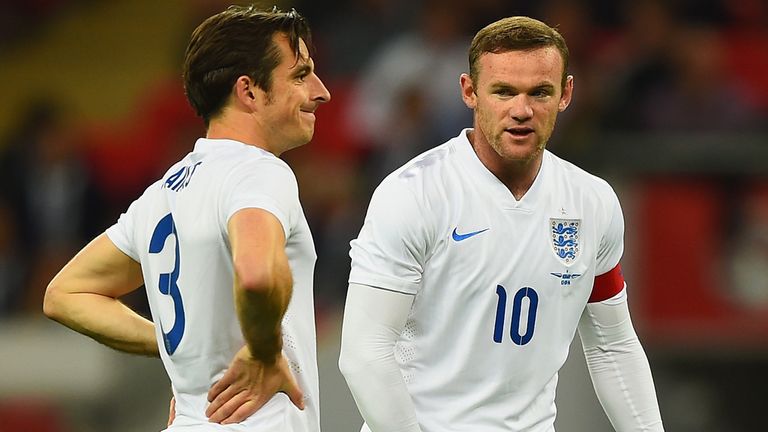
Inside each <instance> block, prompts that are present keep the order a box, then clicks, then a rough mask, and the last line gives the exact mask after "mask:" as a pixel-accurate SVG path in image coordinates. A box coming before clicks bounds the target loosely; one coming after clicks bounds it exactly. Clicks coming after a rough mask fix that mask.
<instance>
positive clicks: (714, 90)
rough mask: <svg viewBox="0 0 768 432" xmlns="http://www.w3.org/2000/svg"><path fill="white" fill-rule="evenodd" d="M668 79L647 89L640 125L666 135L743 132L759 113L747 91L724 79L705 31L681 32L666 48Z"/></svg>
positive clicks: (718, 43)
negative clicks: (677, 133) (669, 72)
mask: <svg viewBox="0 0 768 432" xmlns="http://www.w3.org/2000/svg"><path fill="white" fill-rule="evenodd" d="M668 47H669V48H668V51H669V52H670V53H671V54H672V56H673V57H672V58H671V59H670V61H671V67H672V71H671V79H670V80H668V81H667V82H664V83H662V84H661V85H658V86H656V87H654V88H651V89H649V92H648V96H647V98H646V100H645V101H644V103H643V104H642V105H641V107H642V112H641V113H640V118H641V119H642V122H643V124H645V125H647V126H648V127H649V128H650V129H652V130H654V131H666V132H681V131H685V132H695V133H707V132H748V131H756V130H757V129H758V126H759V113H758V111H757V108H756V107H753V106H751V104H750V102H749V98H748V97H747V95H748V91H747V89H746V88H745V87H743V86H740V85H739V83H738V82H737V81H735V80H734V79H733V77H732V76H730V75H727V74H726V70H725V68H724V62H723V54H724V50H723V44H722V39H721V35H720V33H719V32H718V31H716V30H715V29H713V28H709V27H706V28H705V27H690V26H689V27H682V28H679V29H678V30H677V32H676V33H675V35H674V37H673V38H672V39H671V40H670V41H669V42H668Z"/></svg>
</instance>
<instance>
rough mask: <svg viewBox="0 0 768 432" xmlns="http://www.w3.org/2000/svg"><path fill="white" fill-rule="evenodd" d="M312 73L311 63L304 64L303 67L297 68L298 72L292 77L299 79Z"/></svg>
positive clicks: (294, 72) (292, 74)
mask: <svg viewBox="0 0 768 432" xmlns="http://www.w3.org/2000/svg"><path fill="white" fill-rule="evenodd" d="M310 72H312V66H310V65H309V63H302V64H301V65H298V66H296V70H294V71H293V73H291V76H292V77H299V76H302V75H309V74H310Z"/></svg>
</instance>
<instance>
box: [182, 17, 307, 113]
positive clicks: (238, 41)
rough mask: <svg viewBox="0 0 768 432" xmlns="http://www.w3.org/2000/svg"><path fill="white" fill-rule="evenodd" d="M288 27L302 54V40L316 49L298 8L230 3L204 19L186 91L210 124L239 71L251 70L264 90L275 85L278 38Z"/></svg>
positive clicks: (186, 71)
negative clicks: (235, 4) (276, 39)
mask: <svg viewBox="0 0 768 432" xmlns="http://www.w3.org/2000/svg"><path fill="white" fill-rule="evenodd" d="M276 33H283V34H285V35H286V36H287V37H288V42H289V44H290V47H291V49H293V52H294V54H295V55H296V59H297V60H298V59H299V56H300V51H299V46H300V42H299V41H300V40H302V39H303V40H304V43H306V45H307V48H308V49H309V55H310V56H312V54H313V46H312V34H311V31H310V29H309V24H308V23H307V22H306V20H305V19H304V17H302V16H301V15H300V14H299V13H298V12H296V10H295V9H291V10H290V11H289V12H282V11H280V10H278V9H277V7H274V8H272V9H271V10H269V11H265V10H260V9H258V8H257V7H256V6H253V5H251V6H230V7H228V8H227V9H226V10H224V11H223V12H220V13H218V14H216V15H213V16H211V17H209V18H208V19H206V20H205V21H203V23H202V24H200V25H199V26H198V27H197V28H196V29H195V31H194V32H192V37H191V39H190V41H189V45H188V46H187V50H186V53H185V55H184V66H183V78H184V91H185V92H186V95H187V99H188V100H189V103H190V104H191V105H192V108H194V110H195V112H196V113H197V115H199V116H200V117H202V118H203V120H204V121H205V125H206V127H207V126H208V123H209V122H210V120H211V118H213V117H215V116H216V115H218V114H219V113H220V112H221V109H222V108H223V107H224V105H225V104H226V102H227V99H228V98H229V95H230V94H231V92H232V86H233V85H234V84H235V81H236V80H237V78H238V77H240V76H243V75H246V76H248V77H250V78H251V79H252V80H253V81H254V83H255V84H256V85H257V86H258V87H259V88H261V89H262V90H264V91H266V92H268V91H270V89H271V87H272V71H273V70H274V69H275V67H277V65H278V64H280V61H281V58H280V52H279V50H278V48H277V45H276V44H275V42H274V40H273V36H274V35H275V34H276Z"/></svg>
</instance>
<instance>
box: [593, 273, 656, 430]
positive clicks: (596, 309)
mask: <svg viewBox="0 0 768 432" xmlns="http://www.w3.org/2000/svg"><path fill="white" fill-rule="evenodd" d="M598 278H600V276H598ZM579 335H580V336H581V341H582V345H583V348H584V355H585V357H586V360H587V366H588V368H589V374H590V376H591V377H592V384H593V385H594V387H595V392H596V393H597V397H598V399H599V400H600V404H601V405H602V406H603V409H604V410H605V413H606V414H607V416H608V418H609V419H610V421H611V424H612V425H613V427H614V428H615V429H616V430H617V431H618V432H627V431H643V432H657V431H663V430H664V426H663V425H662V422H661V414H660V412H659V405H658V402H657V400H656V391H655V389H654V385H653V377H652V376H651V368H650V366H649V364H648V359H647V357H646V355H645V351H643V347H642V345H641V344H640V340H639V339H638V337H637V334H636V333H635V330H634V327H633V326H632V320H631V319H630V316H629V308H628V306H627V299H626V289H622V290H621V291H620V292H619V294H617V295H615V296H614V297H612V298H610V299H608V300H605V301H601V302H593V303H588V304H587V307H586V309H585V310H584V313H583V314H582V316H581V320H580V321H579Z"/></svg>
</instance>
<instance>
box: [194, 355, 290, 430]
mask: <svg viewBox="0 0 768 432" xmlns="http://www.w3.org/2000/svg"><path fill="white" fill-rule="evenodd" d="M278 392H283V393H285V394H287V395H288V397H289V398H290V399H291V402H293V404H294V405H296V407H298V408H299V409H301V410H303V409H304V394H303V393H302V391H301V389H300V388H299V385H298V384H297V383H296V379H295V378H294V377H293V374H292V373H291V369H290V368H289V367H288V361H287V360H286V359H285V357H283V355H282V354H280V355H279V357H278V359H277V362H275V363H274V364H273V365H269V366H267V365H265V364H264V363H262V362H261V361H258V360H255V359H253V358H252V357H251V353H250V351H249V350H248V347H243V348H242V349H241V350H240V351H238V352H237V354H235V358H234V359H233V360H232V363H231V364H230V365H229V368H228V369H227V372H226V373H224V376H223V377H221V379H220V380H219V381H218V382H217V383H216V384H214V385H213V387H211V390H210V391H209V392H208V401H209V402H210V403H211V404H210V405H209V406H208V409H206V410H205V415H206V416H208V420H209V421H211V422H214V423H221V424H230V423H239V422H241V421H243V420H245V419H246V418H248V417H249V416H250V415H251V414H253V413H255V412H256V411H258V409H259V408H261V407H262V406H264V404H265V403H267V401H269V400H270V399H271V398H272V396H274V395H275V393H278Z"/></svg>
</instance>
